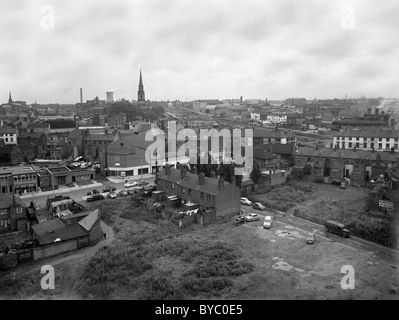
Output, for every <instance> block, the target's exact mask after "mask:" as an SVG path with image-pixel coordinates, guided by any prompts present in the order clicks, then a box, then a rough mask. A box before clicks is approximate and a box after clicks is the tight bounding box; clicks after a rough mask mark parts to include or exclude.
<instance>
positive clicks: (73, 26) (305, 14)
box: [0, 0, 399, 103]
mask: <svg viewBox="0 0 399 320" xmlns="http://www.w3.org/2000/svg"><path fill="white" fill-rule="evenodd" d="M48 5H50V6H51V7H52V8H53V9H54V29H49V28H48V27H49V26H50V27H51V19H48V17H49V15H48V14H49V12H50V11H49V10H47V8H46V7H44V6H48ZM43 7H44V8H43ZM351 8H352V9H353V13H354V17H353V18H351ZM0 9H1V10H0V30H1V32H0V43H1V46H0V97H1V99H0V103H4V102H6V101H7V99H8V91H9V90H11V92H12V95H13V99H14V100H24V101H27V102H28V103H32V102H34V101H37V102H38V103H51V102H58V103H76V102H78V101H79V88H80V87H82V88H83V95H84V100H87V99H93V98H94V97H95V96H96V95H98V96H99V98H101V99H105V92H106V91H114V98H115V99H121V98H126V99H129V100H131V99H137V89H138V88H137V87H138V79H139V70H140V68H141V69H142V72H143V81H144V87H145V91H146V98H147V99H150V100H167V99H169V100H175V99H179V100H183V101H185V100H186V99H187V100H194V99H207V98H208V99H211V98H219V99H224V98H239V97H240V96H243V98H244V99H249V98H262V99H265V98H268V99H285V98H288V97H305V98H308V99H313V98H315V97H317V98H334V97H337V98H342V97H344V96H345V94H347V95H348V96H354V97H357V96H358V95H359V94H365V95H380V96H386V97H395V96H398V89H399V19H398V15H399V1H398V0H384V1H377V0H367V1H360V0H359V1H340V0H338V1H337V0H334V1H332V0H331V1H321V0H273V1H271V0H209V1H208V0H196V1H194V0H126V1H125V0H116V1H115V0H112V1H104V0H68V1H65V0H60V1H52V0H46V1H40V0H1V3H0ZM42 10H43V11H42Z"/></svg>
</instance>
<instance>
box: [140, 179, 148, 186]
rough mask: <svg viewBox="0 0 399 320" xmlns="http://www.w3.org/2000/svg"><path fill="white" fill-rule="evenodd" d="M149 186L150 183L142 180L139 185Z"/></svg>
mask: <svg viewBox="0 0 399 320" xmlns="http://www.w3.org/2000/svg"><path fill="white" fill-rule="evenodd" d="M147 184H150V183H149V182H148V181H145V180H141V181H140V182H139V183H138V185H139V186H146V185H147Z"/></svg>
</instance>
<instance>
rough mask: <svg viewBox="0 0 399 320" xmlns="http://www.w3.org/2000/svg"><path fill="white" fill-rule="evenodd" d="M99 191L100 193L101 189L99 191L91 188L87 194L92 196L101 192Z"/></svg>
mask: <svg viewBox="0 0 399 320" xmlns="http://www.w3.org/2000/svg"><path fill="white" fill-rule="evenodd" d="M99 193H100V191H98V190H97V189H93V190H90V191H89V192H88V193H87V194H86V195H88V196H92V195H95V194H99Z"/></svg>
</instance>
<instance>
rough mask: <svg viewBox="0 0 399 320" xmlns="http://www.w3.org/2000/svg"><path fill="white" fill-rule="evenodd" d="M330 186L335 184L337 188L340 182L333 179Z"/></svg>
mask: <svg viewBox="0 0 399 320" xmlns="http://www.w3.org/2000/svg"><path fill="white" fill-rule="evenodd" d="M331 184H335V185H337V186H339V185H341V180H338V179H334V180H333V181H331Z"/></svg>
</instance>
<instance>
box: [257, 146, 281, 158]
mask: <svg viewBox="0 0 399 320" xmlns="http://www.w3.org/2000/svg"><path fill="white" fill-rule="evenodd" d="M253 152H254V153H253V157H254V158H255V159H262V160H269V159H275V158H276V156H275V155H273V154H272V153H270V152H269V150H268V146H267V145H262V146H259V147H256V148H255V149H254V151H253Z"/></svg>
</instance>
